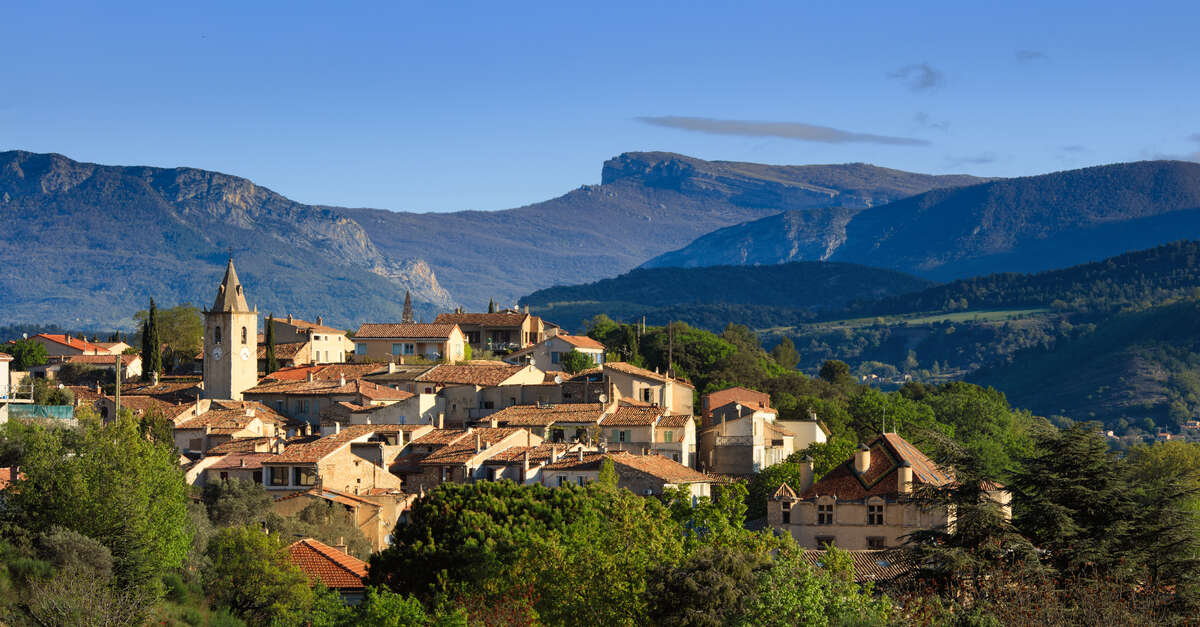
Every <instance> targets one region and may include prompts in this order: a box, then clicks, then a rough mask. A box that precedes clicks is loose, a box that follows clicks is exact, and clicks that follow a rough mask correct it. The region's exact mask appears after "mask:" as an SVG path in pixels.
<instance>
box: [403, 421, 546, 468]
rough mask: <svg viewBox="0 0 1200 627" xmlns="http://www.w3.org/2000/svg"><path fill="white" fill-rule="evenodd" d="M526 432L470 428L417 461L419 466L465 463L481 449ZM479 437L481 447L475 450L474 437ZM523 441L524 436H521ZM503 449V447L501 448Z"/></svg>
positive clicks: (484, 449) (520, 430)
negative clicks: (469, 430) (462, 434)
mask: <svg viewBox="0 0 1200 627" xmlns="http://www.w3.org/2000/svg"><path fill="white" fill-rule="evenodd" d="M517 433H527V432H526V431H525V430H524V429H504V428H498V429H490V428H481V429H472V430H471V432H470V433H468V434H466V437H463V438H459V439H458V440H457V441H455V442H454V443H453V444H450V445H448V446H445V447H443V448H441V449H438V450H437V451H434V452H433V453H430V454H429V456H428V457H426V458H425V459H422V460H421V461H420V462H418V464H419V465H421V466H446V465H458V464H465V463H467V462H468V461H470V460H471V459H472V458H474V457H475V456H476V455H479V454H480V453H482V452H483V451H486V450H487V449H490V448H492V447H495V446H497V445H500V442H501V441H502V440H504V439H506V438H508V437H510V436H512V435H513V434H517ZM477 437H478V438H479V440H480V446H481V449H480V450H478V451H476V450H475V439H476V438H477ZM521 441H524V438H521ZM501 450H503V449H501Z"/></svg>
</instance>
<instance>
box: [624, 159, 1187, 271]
mask: <svg viewBox="0 0 1200 627" xmlns="http://www.w3.org/2000/svg"><path fill="white" fill-rule="evenodd" d="M847 214H850V215H847ZM1197 236H1200V164H1195V163H1190V162H1182V161H1142V162H1137V163H1120V164H1114V165H1106V166H1097V167H1092V168H1085V169H1081V170H1071V171H1066V172H1056V173H1052V174H1045V175H1040V176H1030V177H1023V178H1017V179H1003V180H998V181H990V182H985V183H980V184H977V185H968V186H964V187H954V188H943V189H936V190H931V191H928V192H925V193H922V194H918V195H915V196H912V197H908V198H904V199H901V200H897V201H894V202H891V203H889V204H886V205H881V206H874V207H870V208H866V209H862V210H855V209H852V208H851V209H847V210H845V211H842V212H836V211H831V210H821V211H815V212H813V211H808V210H794V211H791V212H789V213H786V214H782V215H775V216H770V217H767V218H763V219H761V220H758V221H753V222H748V223H744V224H740V225H737V226H734V227H729V228H726V229H723V230H719V231H716V232H713V233H710V234H708V235H705V236H704V237H701V238H699V239H697V240H696V241H695V242H693V243H692V244H689V245H688V246H686V247H684V248H682V249H679V250H676V251H671V252H669V253H666V254H663V255H660V256H659V257H656V258H654V259H651V260H650V261H647V262H646V263H645V264H643V266H642V267H667V266H683V267H694V266H697V265H725V264H731V263H780V262H785V261H795V260H800V259H826V260H830V261H846V262H851V263H860V264H864V265H869V266H875V267H881V268H891V269H895V270H900V271H903V272H909V273H912V274H916V275H918V276H924V277H926V278H931V279H934V280H939V281H940V280H949V279H953V278H962V277H968V276H974V275H981V274H990V273H995V272H1037V271H1041V270H1049V269H1053V268H1061V267H1066V266H1070V265H1074V264H1079V263H1085V262H1088V261H1093V260H1096V259H1100V258H1104V257H1108V256H1112V255H1117V254H1120V253H1123V252H1126V251H1129V250H1136V249H1140V248H1149V247H1152V246H1156V245H1159V244H1163V243H1166V242H1170V241H1174V240H1177V239H1180V238H1183V237H1197Z"/></svg>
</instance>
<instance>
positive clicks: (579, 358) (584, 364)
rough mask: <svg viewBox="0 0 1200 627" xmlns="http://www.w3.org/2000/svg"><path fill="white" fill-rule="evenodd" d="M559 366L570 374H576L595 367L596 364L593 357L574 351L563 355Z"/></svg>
mask: <svg viewBox="0 0 1200 627" xmlns="http://www.w3.org/2000/svg"><path fill="white" fill-rule="evenodd" d="M559 365H560V366H562V368H563V370H564V371H565V372H567V373H568V374H576V373H579V372H583V371H584V370H587V369H588V368H592V367H594V366H595V365H596V362H594V361H592V358H591V357H589V356H587V355H585V354H583V353H581V352H579V351H577V350H574V349H572V350H571V352H569V353H564V354H563V355H562V357H561V358H560V360H559Z"/></svg>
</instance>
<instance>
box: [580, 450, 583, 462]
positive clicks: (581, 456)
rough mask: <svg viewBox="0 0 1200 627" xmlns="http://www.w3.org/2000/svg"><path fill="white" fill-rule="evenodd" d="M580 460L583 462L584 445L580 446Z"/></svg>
mask: <svg viewBox="0 0 1200 627" xmlns="http://www.w3.org/2000/svg"><path fill="white" fill-rule="evenodd" d="M579 461H580V462H582V461H583V447H580V448H579Z"/></svg>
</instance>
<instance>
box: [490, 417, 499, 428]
mask: <svg viewBox="0 0 1200 627" xmlns="http://www.w3.org/2000/svg"><path fill="white" fill-rule="evenodd" d="M488 426H489V427H491V428H493V429H496V428H498V427H499V426H500V422H499V421H498V420H496V418H495V416H493V417H491V418H488Z"/></svg>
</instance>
